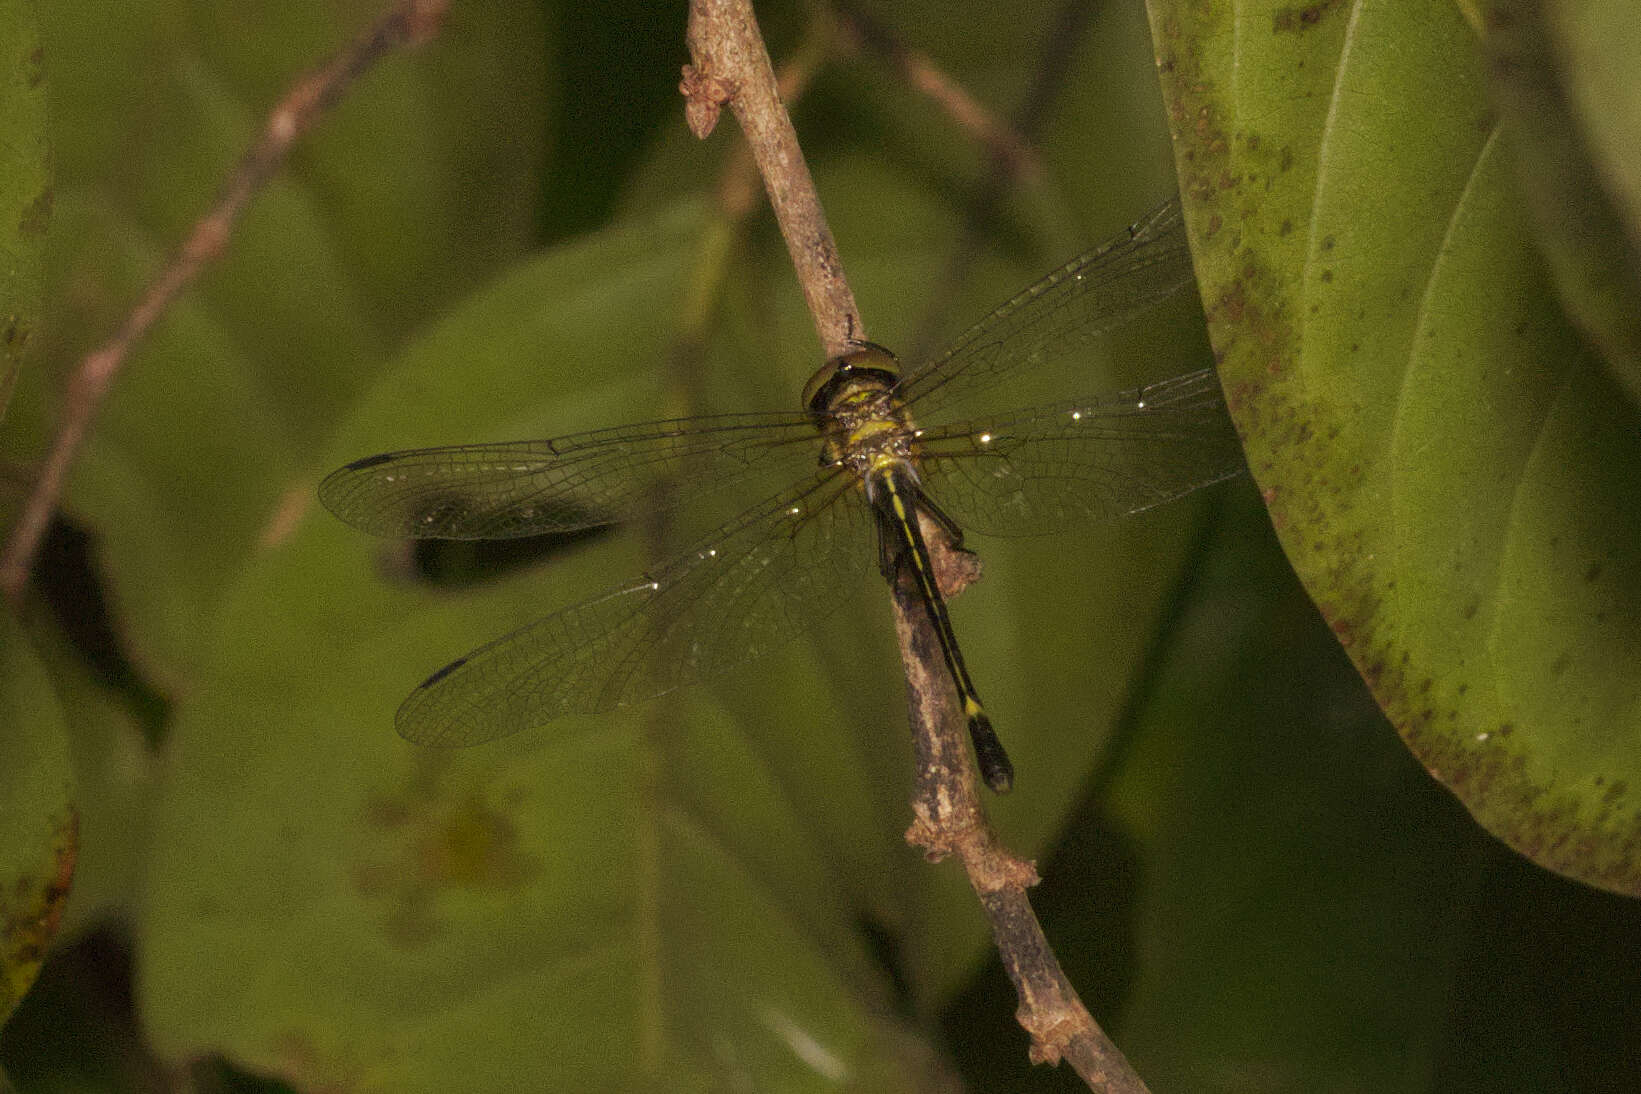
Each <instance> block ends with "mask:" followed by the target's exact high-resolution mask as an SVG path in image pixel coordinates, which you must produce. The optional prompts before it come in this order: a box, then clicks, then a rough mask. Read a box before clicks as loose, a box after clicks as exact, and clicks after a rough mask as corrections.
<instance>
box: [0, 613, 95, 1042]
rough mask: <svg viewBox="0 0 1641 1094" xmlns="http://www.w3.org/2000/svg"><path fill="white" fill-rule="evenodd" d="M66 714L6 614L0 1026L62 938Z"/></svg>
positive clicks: (72, 833)
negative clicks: (51, 945)
mask: <svg viewBox="0 0 1641 1094" xmlns="http://www.w3.org/2000/svg"><path fill="white" fill-rule="evenodd" d="M71 781H72V780H71V778H70V775H69V764H68V747H67V738H66V735H65V732H64V726H63V714H62V710H61V709H60V708H59V707H58V704H57V696H56V693H55V692H54V691H53V690H52V687H51V681H50V679H49V678H48V677H47V676H46V673H45V670H44V669H43V668H42V667H41V665H40V663H39V661H38V660H37V659H36V658H35V656H34V651H33V648H32V647H31V646H30V644H29V640H28V636H27V635H26V634H24V633H23V630H22V628H21V627H19V626H18V625H17V621H16V619H15V618H13V616H12V614H11V612H10V611H5V610H0V1024H4V1022H5V1019H6V1018H7V1017H8V1016H9V1015H10V1014H11V1012H12V1011H13V1010H14V1009H16V1007H17V1002H18V1000H20V999H21V998H22V997H23V994H24V993H25V992H27V991H28V989H29V985H31V984H32V983H34V978H35V976H36V975H37V974H38V973H39V971H40V963H41V962H42V961H43V960H44V959H45V954H46V946H47V945H48V944H49V943H50V942H51V940H52V937H53V936H54V935H55V934H56V933H57V927H58V923H59V922H60V920H61V919H62V914H63V905H64V902H65V901H66V900H67V899H68V893H69V884H70V882H71V881H72V880H73V877H74V863H75V856H76V854H77V852H78V844H79V825H78V821H79V818H78V814H77V813H76V812H75V809H74V803H73V801H72V799H71V796H70V794H71V791H70V786H71Z"/></svg>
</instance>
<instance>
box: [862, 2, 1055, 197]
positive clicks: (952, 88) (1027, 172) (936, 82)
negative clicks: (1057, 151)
mask: <svg viewBox="0 0 1641 1094" xmlns="http://www.w3.org/2000/svg"><path fill="white" fill-rule="evenodd" d="M833 6H834V8H835V9H836V11H837V15H838V27H839V30H840V31H841V32H842V34H843V36H844V40H845V41H846V42H848V43H849V44H850V45H852V46H854V47H856V48H857V49H861V50H864V51H867V52H869V53H872V54H874V55H875V56H877V57H879V58H881V59H882V60H884V61H886V62H888V64H889V65H890V66H891V67H893V69H894V70H895V72H896V73H898V74H899V76H900V78H901V79H902V80H905V81H906V83H907V85H908V86H910V87H911V88H912V89H913V90H915V91H918V92H920V93H921V94H923V95H925V96H927V97H928V98H929V99H930V100H931V101H933V102H934V103H935V105H937V106H938V107H940V109H941V110H942V111H944V112H945V114H946V116H947V117H948V118H950V119H951V120H952V121H953V122H955V123H956V124H957V125H958V126H959V127H960V128H962V129H963V130H965V131H966V132H967V133H968V134H969V135H970V136H971V137H973V138H974V139H975V140H976V141H978V142H979V143H980V144H981V145H982V146H983V147H984V148H985V149H986V152H987V155H988V157H989V158H990V159H991V160H992V161H993V162H994V163H995V164H997V165H998V169H999V171H1001V172H1003V173H1006V174H1007V175H1008V177H1009V178H1011V179H1021V178H1031V177H1034V176H1036V175H1037V173H1038V172H1040V171H1041V170H1042V164H1041V163H1040V162H1039V161H1038V158H1037V152H1036V150H1035V149H1033V148H1032V146H1031V142H1030V140H1029V138H1028V137H1027V136H1026V134H1025V133H1024V132H1022V131H1021V130H1020V129H1019V128H1018V127H1017V126H1015V125H1012V124H1010V123H1009V122H1007V121H1005V120H1003V119H1002V118H999V117H998V116H997V115H996V114H994V113H993V112H992V111H991V110H990V109H988V108H987V107H986V105H985V104H984V103H982V102H980V101H979V100H978V99H976V98H975V97H974V96H972V95H970V94H969V93H968V91H967V90H966V89H965V88H964V87H963V85H962V84H959V83H958V82H957V81H956V80H954V79H952V78H951V77H950V76H948V75H947V74H946V73H945V71H944V70H943V69H941V67H940V66H939V65H938V64H937V63H935V61H934V59H933V58H932V57H930V56H929V55H928V54H926V53H924V52H922V51H921V50H918V49H913V48H912V47H911V46H909V45H907V44H906V43H905V42H903V41H901V39H900V37H899V36H898V35H896V34H895V33H894V31H892V30H891V29H890V28H889V27H887V26H885V25H884V24H883V23H880V22H878V20H876V19H875V18H873V17H872V16H871V15H870V14H869V13H868V12H866V11H865V10H864V9H862V8H860V7H859V6H858V5H856V4H853V3H850V2H848V0H834V5H833Z"/></svg>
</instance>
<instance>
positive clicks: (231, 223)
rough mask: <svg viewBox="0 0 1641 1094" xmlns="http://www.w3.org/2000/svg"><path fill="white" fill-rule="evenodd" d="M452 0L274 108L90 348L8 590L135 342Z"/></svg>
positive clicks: (313, 76) (4, 580)
mask: <svg viewBox="0 0 1641 1094" xmlns="http://www.w3.org/2000/svg"><path fill="white" fill-rule="evenodd" d="M449 7H450V0H399V2H398V3H396V4H394V6H393V7H392V8H391V9H390V10H389V11H388V12H386V13H385V14H384V15H383V16H382V17H381V18H380V19H378V20H377V21H376V22H375V23H374V24H372V25H371V26H370V27H369V28H367V29H366V30H365V31H364V32H363V33H362V34H360V35H359V36H358V37H356V38H355V39H353V41H351V42H349V43H348V44H347V45H345V46H343V47H342V49H340V50H338V51H337V53H336V54H335V55H334V56H332V57H331V58H330V59H329V60H328V61H326V62H325V63H324V64H321V65H320V66H319V67H318V68H315V69H314V70H313V71H311V72H309V73H307V74H306V75H304V76H302V77H301V78H299V79H298V80H297V81H296V82H295V83H294V84H293V85H292V86H291V88H290V90H289V91H287V92H286V93H285V96H284V97H283V98H282V99H280V100H279V103H278V104H277V105H276V106H275V107H274V108H273V110H272V111H270V112H269V114H268V120H267V121H266V122H265V123H264V124H263V127H262V133H261V135H260V136H259V137H258V138H257V140H256V143H255V144H253V145H252V146H251V148H250V150H249V151H247V152H246V153H245V155H244V157H243V158H241V159H240V161H239V163H238V165H237V166H235V168H234V170H233V173H232V174H231V175H230V176H229V177H228V181H227V183H226V185H224V186H223V188H222V193H221V194H220V195H219V196H218V197H217V200H216V202H215V204H213V205H212V207H211V208H210V209H209V210H208V211H207V212H206V213H205V215H204V216H202V217H201V218H200V219H199V220H198V221H197V222H195V224H194V228H193V231H191V232H190V233H189V234H188V238H187V239H186V240H184V241H183V244H182V246H181V247H180V248H179V249H178V250H177V253H176V254H175V255H174V256H173V257H172V258H171V260H170V261H169V262H167V263H166V264H165V267H164V268H163V269H162V270H160V272H159V275H158V276H156V277H155V278H154V280H153V282H152V283H150V285H149V286H148V289H147V291H146V292H144V293H143V295H142V299H140V300H139V301H137V304H136V306H135V307H133V308H132V309H131V311H130V313H129V314H128V315H127V316H126V318H125V321H124V322H123V323H121V324H120V328H119V330H117V331H116V332H115V333H114V336H113V337H112V338H110V339H109V340H108V341H107V342H105V343H103V345H101V346H99V347H98V348H97V349H95V350H93V351H92V352H91V353H89V354H87V355H86V356H85V358H84V359H83V360H82V361H81V362H80V365H79V367H78V368H76V369H75V371H74V374H73V376H72V377H71V378H70V379H69V383H68V390H67V393H66V395H65V397H64V400H63V420H62V422H61V423H60V424H59V425H58V427H57V434H56V436H55V437H54V438H53V439H52V446H51V451H50V452H49V453H47V455H46V459H45V462H44V463H43V464H42V465H41V469H40V475H39V477H38V478H37V479H36V480H35V484H34V490H33V492H32V493H31V494H30V495H29V498H28V501H27V502H26V503H25V505H24V507H23V513H22V516H21V517H20V518H18V521H17V524H16V526H15V527H13V528H12V531H11V536H10V538H9V539H8V540H7V542H6V548H5V552H4V554H3V555H0V593H4V595H5V596H6V598H7V599H8V600H9V601H11V602H12V603H13V604H16V603H18V602H19V601H20V600H21V599H22V595H23V589H24V587H25V586H26V585H27V584H28V578H29V573H30V572H31V571H32V570H33V568H34V559H35V555H36V554H37V553H38V551H39V549H40V542H41V540H42V539H43V538H44V536H45V532H46V528H47V526H48V525H49V524H50V523H51V517H52V514H53V513H55V512H56V511H57V505H58V502H59V501H60V500H61V498H62V494H63V488H64V487H65V486H66V485H67V482H68V474H69V471H70V470H71V469H72V468H73V466H74V460H75V457H76V456H78V455H79V451H80V446H81V445H83V444H84V443H85V439H86V436H87V434H88V433H89V432H90V429H91V423H92V421H93V419H94V418H95V417H96V415H97V410H98V408H100V407H101V406H102V402H103V398H104V396H106V395H107V394H108V389H109V387H110V385H112V384H113V382H114V379H115V377H116V376H118V375H119V372H120V369H121V368H122V367H124V365H125V362H126V360H127V358H129V357H130V355H131V351H132V349H134V348H135V347H136V345H137V343H138V342H140V341H141V340H142V339H143V337H144V336H145V335H146V334H147V333H148V332H149V330H151V329H152V328H153V326H154V324H155V323H156V322H158V321H159V319H160V317H161V316H163V315H164V314H165V313H166V311H167V310H168V309H169V308H170V306H171V304H172V302H173V301H175V300H176V298H177V297H178V296H179V295H180V294H181V293H182V291H183V290H184V289H186V288H187V287H188V286H189V285H191V284H193V282H194V279H195V278H197V277H198V276H199V274H200V272H201V271H202V270H204V269H205V267H206V266H208V265H209V264H210V263H212V262H214V261H215V260H216V259H217V258H219V257H221V255H222V253H223V252H224V251H225V250H226V249H227V246H228V241H229V239H230V237H231V236H232V235H233V231H234V227H235V225H236V224H237V222H238V221H239V218H240V215H241V214H243V213H244V212H245V209H246V207H247V206H249V205H250V203H251V199H252V198H254V197H255V196H256V195H257V193H258V192H259V191H260V190H261V189H262V187H263V185H264V184H265V183H266V182H267V181H268V179H269V178H270V177H272V175H273V174H274V172H276V171H278V170H279V168H280V166H281V165H282V164H284V162H285V157H286V156H287V155H288V154H289V153H290V150H291V146H292V145H293V144H294V143H295V142H296V140H297V138H299V137H301V136H302V135H304V134H305V133H307V132H308V131H309V130H310V129H312V128H313V127H314V125H315V123H317V122H318V120H319V119H320V118H321V117H322V116H323V115H324V114H325V112H326V111H327V110H329V109H330V108H331V107H333V106H335V105H336V104H337V103H338V102H339V101H340V100H341V98H342V96H343V94H345V93H346V92H347V90H348V89H349V88H350V87H351V86H353V84H354V82H355V81H356V80H358V79H359V77H360V76H362V75H364V73H365V72H366V71H367V70H369V69H370V67H371V66H372V65H374V64H375V63H376V62H377V61H379V60H381V59H382V58H383V57H385V56H387V55H388V54H389V53H391V52H393V51H394V50H397V49H404V48H409V47H413V46H418V45H421V44H422V43H423V42H426V41H427V40H428V39H430V38H432V37H433V36H434V35H435V34H437V33H438V30H439V27H440V25H441V24H442V23H443V21H444V15H445V12H446V11H447V10H448V9H449Z"/></svg>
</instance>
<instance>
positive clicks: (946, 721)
mask: <svg viewBox="0 0 1641 1094" xmlns="http://www.w3.org/2000/svg"><path fill="white" fill-rule="evenodd" d="M688 40H689V46H690V51H691V55H692V57H693V58H694V62H695V63H694V65H693V67H689V68H686V69H685V71H684V80H683V83H682V85H681V86H680V90H681V91H682V92H683V93H684V95H685V97H686V110H687V112H688V115H689V120H690V125H691V128H692V129H693V130H694V131H695V133H696V134H697V135H698V136H704V135H705V134H706V133H708V132H710V131H711V129H712V127H713V126H714V125H715V124H716V121H717V116H718V111H719V109H720V108H721V107H722V106H723V105H725V104H727V105H728V106H729V107H730V109H731V110H732V111H734V113H735V116H736V118H737V120H739V121H740V123H741V126H742V129H743V130H744V131H745V132H746V134H747V140H748V143H749V144H750V146H751V148H752V153H753V156H754V159H755V160H756V162H757V164H758V169H759V172H760V173H761V174H762V176H763V179H764V186H765V189H766V190H767V191H768V192H769V195H770V204H771V205H772V206H773V208H774V212H775V216H776V219H777V220H778V221H779V223H780V225H781V231H782V234H783V235H784V236H785V237H786V241H787V249H788V250H789V251H790V252H791V253H792V259H793V265H794V267H795V268H796V270H797V274H798V279H799V282H800V283H801V284H802V286H803V290H804V295H805V298H806V299H807V300H808V301H809V305H810V311H811V314H812V315H813V317H814V320H815V328H816V330H817V331H818V332H819V334H820V337H821V343H822V345H823V347H824V348H825V351H826V354H827V356H828V357H833V356H836V355H838V354H840V353H842V352H846V351H847V350H848V349H849V348H850V343H851V342H852V341H856V340H859V339H861V338H863V337H864V329H863V327H862V324H861V322H860V317H859V314H858V312H857V311H856V308H855V303H854V296H853V294H852V293H851V292H850V291H849V287H848V284H847V282H846V281H845V280H844V277H843V268H842V264H841V263H840V261H839V259H838V255H837V250H836V247H835V245H834V243H833V241H832V236H831V233H830V231H828V230H827V228H826V220H825V216H824V214H823V213H822V211H821V208H820V202H819V198H818V197H817V195H816V193H815V188H814V184H813V182H812V181H811V179H810V177H809V172H808V168H807V167H806V166H805V165H804V160H803V154H802V152H801V150H800V149H799V147H798V142H797V134H796V132H795V131H794V130H793V128H792V124H791V121H790V120H789V119H788V118H787V116H786V111H785V109H784V108H783V107H782V106H781V102H780V97H779V95H778V94H777V93H776V89H775V82H774V76H773V72H772V69H771V66H770V62H769V57H768V54H767V52H766V51H765V49H764V46H763V41H762V38H761V36H760V35H759V33H758V28H757V22H756V20H755V19H754V17H753V14H752V8H751V4H750V2H749V0H692V2H691V5H690V23H689V34H688ZM924 528H925V538H926V539H928V540H929V541H930V542H931V545H932V549H933V550H935V551H937V552H940V553H941V554H944V555H946V556H951V555H952V554H954V552H952V551H951V550H950V545H949V544H948V543H946V540H945V537H944V535H943V534H942V532H941V530H940V529H939V528H938V526H937V525H936V524H935V522H932V521H925V526H924ZM937 566H939V567H940V568H941V569H942V573H941V576H940V581H941V583H942V585H943V586H946V585H947V584H951V585H953V586H960V585H961V584H964V583H966V582H967V581H968V580H972V578H973V576H974V575H973V573H972V571H969V572H964V568H963V566H962V565H961V563H960V562H955V563H953V564H952V565H950V566H949V567H948V566H941V564H940V563H938V562H937ZM948 570H949V573H948V572H947V571H948ZM893 589H894V596H893V603H894V615H895V631H896V634H897V636H898V637H899V640H900V650H901V659H902V661H903V663H904V665H905V670H906V692H907V707H908V711H909V715H910V721H911V728H912V735H913V741H914V749H915V753H916V757H917V786H916V790H915V793H914V795H913V801H912V810H913V813H914V815H915V817H916V820H915V822H914V823H913V825H912V828H911V830H910V831H909V832H908V834H907V839H908V841H910V842H912V843H913V844H915V845H917V846H920V847H922V848H923V849H924V850H925V852H926V854H927V855H928V857H929V858H931V859H939V858H943V857H945V856H946V855H948V854H953V853H955V854H956V855H957V856H958V858H959V859H960V860H961V861H962V863H963V868H964V870H965V871H966V872H967V874H968V877H969V883H970V885H971V886H972V887H973V888H974V891H975V893H976V895H977V896H978V897H979V899H980V906H981V908H982V909H983V910H984V912H985V914H986V917H987V919H988V920H989V921H990V923H991V927H992V937H993V938H994V940H995V941H996V944H997V948H998V952H999V954H1000V955H1001V957H1002V960H1003V965H1004V967H1005V968H1006V969H1007V970H1008V973H1009V976H1010V978H1011V979H1012V980H1013V981H1014V984H1015V988H1016V990H1017V991H1018V993H1019V997H1020V1007H1019V1010H1018V1011H1017V1012H1016V1016H1017V1018H1018V1020H1019V1022H1020V1024H1021V1026H1023V1027H1024V1028H1025V1029H1026V1031H1027V1032H1028V1033H1029V1034H1030V1035H1031V1039H1032V1047H1031V1058H1032V1060H1033V1061H1034V1062H1045V1063H1057V1062H1059V1061H1060V1060H1061V1059H1066V1060H1068V1061H1070V1062H1071V1064H1072V1066H1073V1067H1074V1068H1075V1069H1076V1071H1077V1073H1078V1074H1079V1075H1081V1076H1082V1077H1083V1079H1084V1081H1085V1082H1087V1083H1088V1085H1089V1087H1090V1089H1093V1090H1100V1091H1106V1092H1109V1094H1144V1092H1145V1089H1146V1088H1145V1084H1144V1083H1143V1082H1142V1081H1141V1080H1140V1078H1139V1076H1138V1075H1137V1074H1135V1072H1134V1071H1133V1069H1132V1068H1131V1067H1130V1066H1129V1065H1128V1062H1127V1060H1125V1059H1124V1058H1123V1055H1122V1053H1121V1052H1120V1051H1118V1049H1117V1048H1116V1046H1115V1045H1113V1044H1112V1043H1111V1041H1110V1040H1109V1039H1108V1038H1107V1037H1106V1036H1105V1034H1104V1033H1103V1032H1101V1030H1100V1028H1099V1026H1098V1025H1097V1024H1096V1023H1095V1022H1094V1019H1093V1017H1092V1016H1091V1015H1090V1014H1089V1013H1088V1010H1087V1008H1086V1007H1084V1006H1083V1004H1082V1001H1081V1000H1080V999H1079V998H1078V997H1077V993H1076V991H1075V990H1074V989H1073V988H1072V987H1071V984H1070V983H1069V981H1067V979H1066V977H1065V973H1064V972H1063V971H1062V970H1061V968H1060V964H1059V961H1058V960H1057V959H1056V958H1055V956H1054V952H1053V949H1052V948H1051V947H1050V946H1049V944H1048V941H1047V939H1046V938H1045V937H1044V935H1043V932H1042V928H1041V926H1040V925H1039V924H1038V922H1037V917H1036V916H1035V914H1033V912H1032V910H1031V905H1030V902H1029V899H1028V897H1027V892H1028V890H1029V889H1030V887H1031V886H1032V885H1034V884H1036V882H1037V873H1036V870H1035V868H1034V867H1033V866H1032V865H1031V864H1030V863H1028V862H1025V861H1022V860H1021V859H1018V858H1016V857H1015V856H1013V855H1012V854H1010V853H1009V852H1008V851H1007V850H1006V849H1005V848H1004V847H1003V846H1002V845H1001V844H1000V843H999V842H998V840H997V837H996V835H995V834H994V833H993V832H992V830H991V827H990V824H989V822H988V821H987V819H986V814H985V809H984V807H983V806H982V804H981V801H980V797H979V794H978V792H977V790H976V788H975V784H976V779H975V770H974V760H973V758H972V755H971V753H970V750H969V742H968V736H967V723H966V720H965V718H964V717H963V715H962V712H961V711H960V710H959V709H958V707H957V701H956V695H955V692H954V690H953V688H952V684H951V679H950V677H949V675H948V674H947V670H946V668H945V661H944V658H943V657H942V655H941V653H940V648H939V644H938V642H937V640H936V638H935V635H934V633H933V630H932V628H931V626H930V624H929V622H928V618H927V613H926V612H925V611H924V610H923V607H922V605H921V603H920V602H919V601H918V600H917V598H916V596H915V595H914V593H913V592H912V591H911V590H910V589H909V588H904V587H902V585H901V583H898V582H897V583H893ZM949 591H950V592H954V593H955V592H956V591H957V590H956V588H955V587H953V588H951V589H950V590H949Z"/></svg>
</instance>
